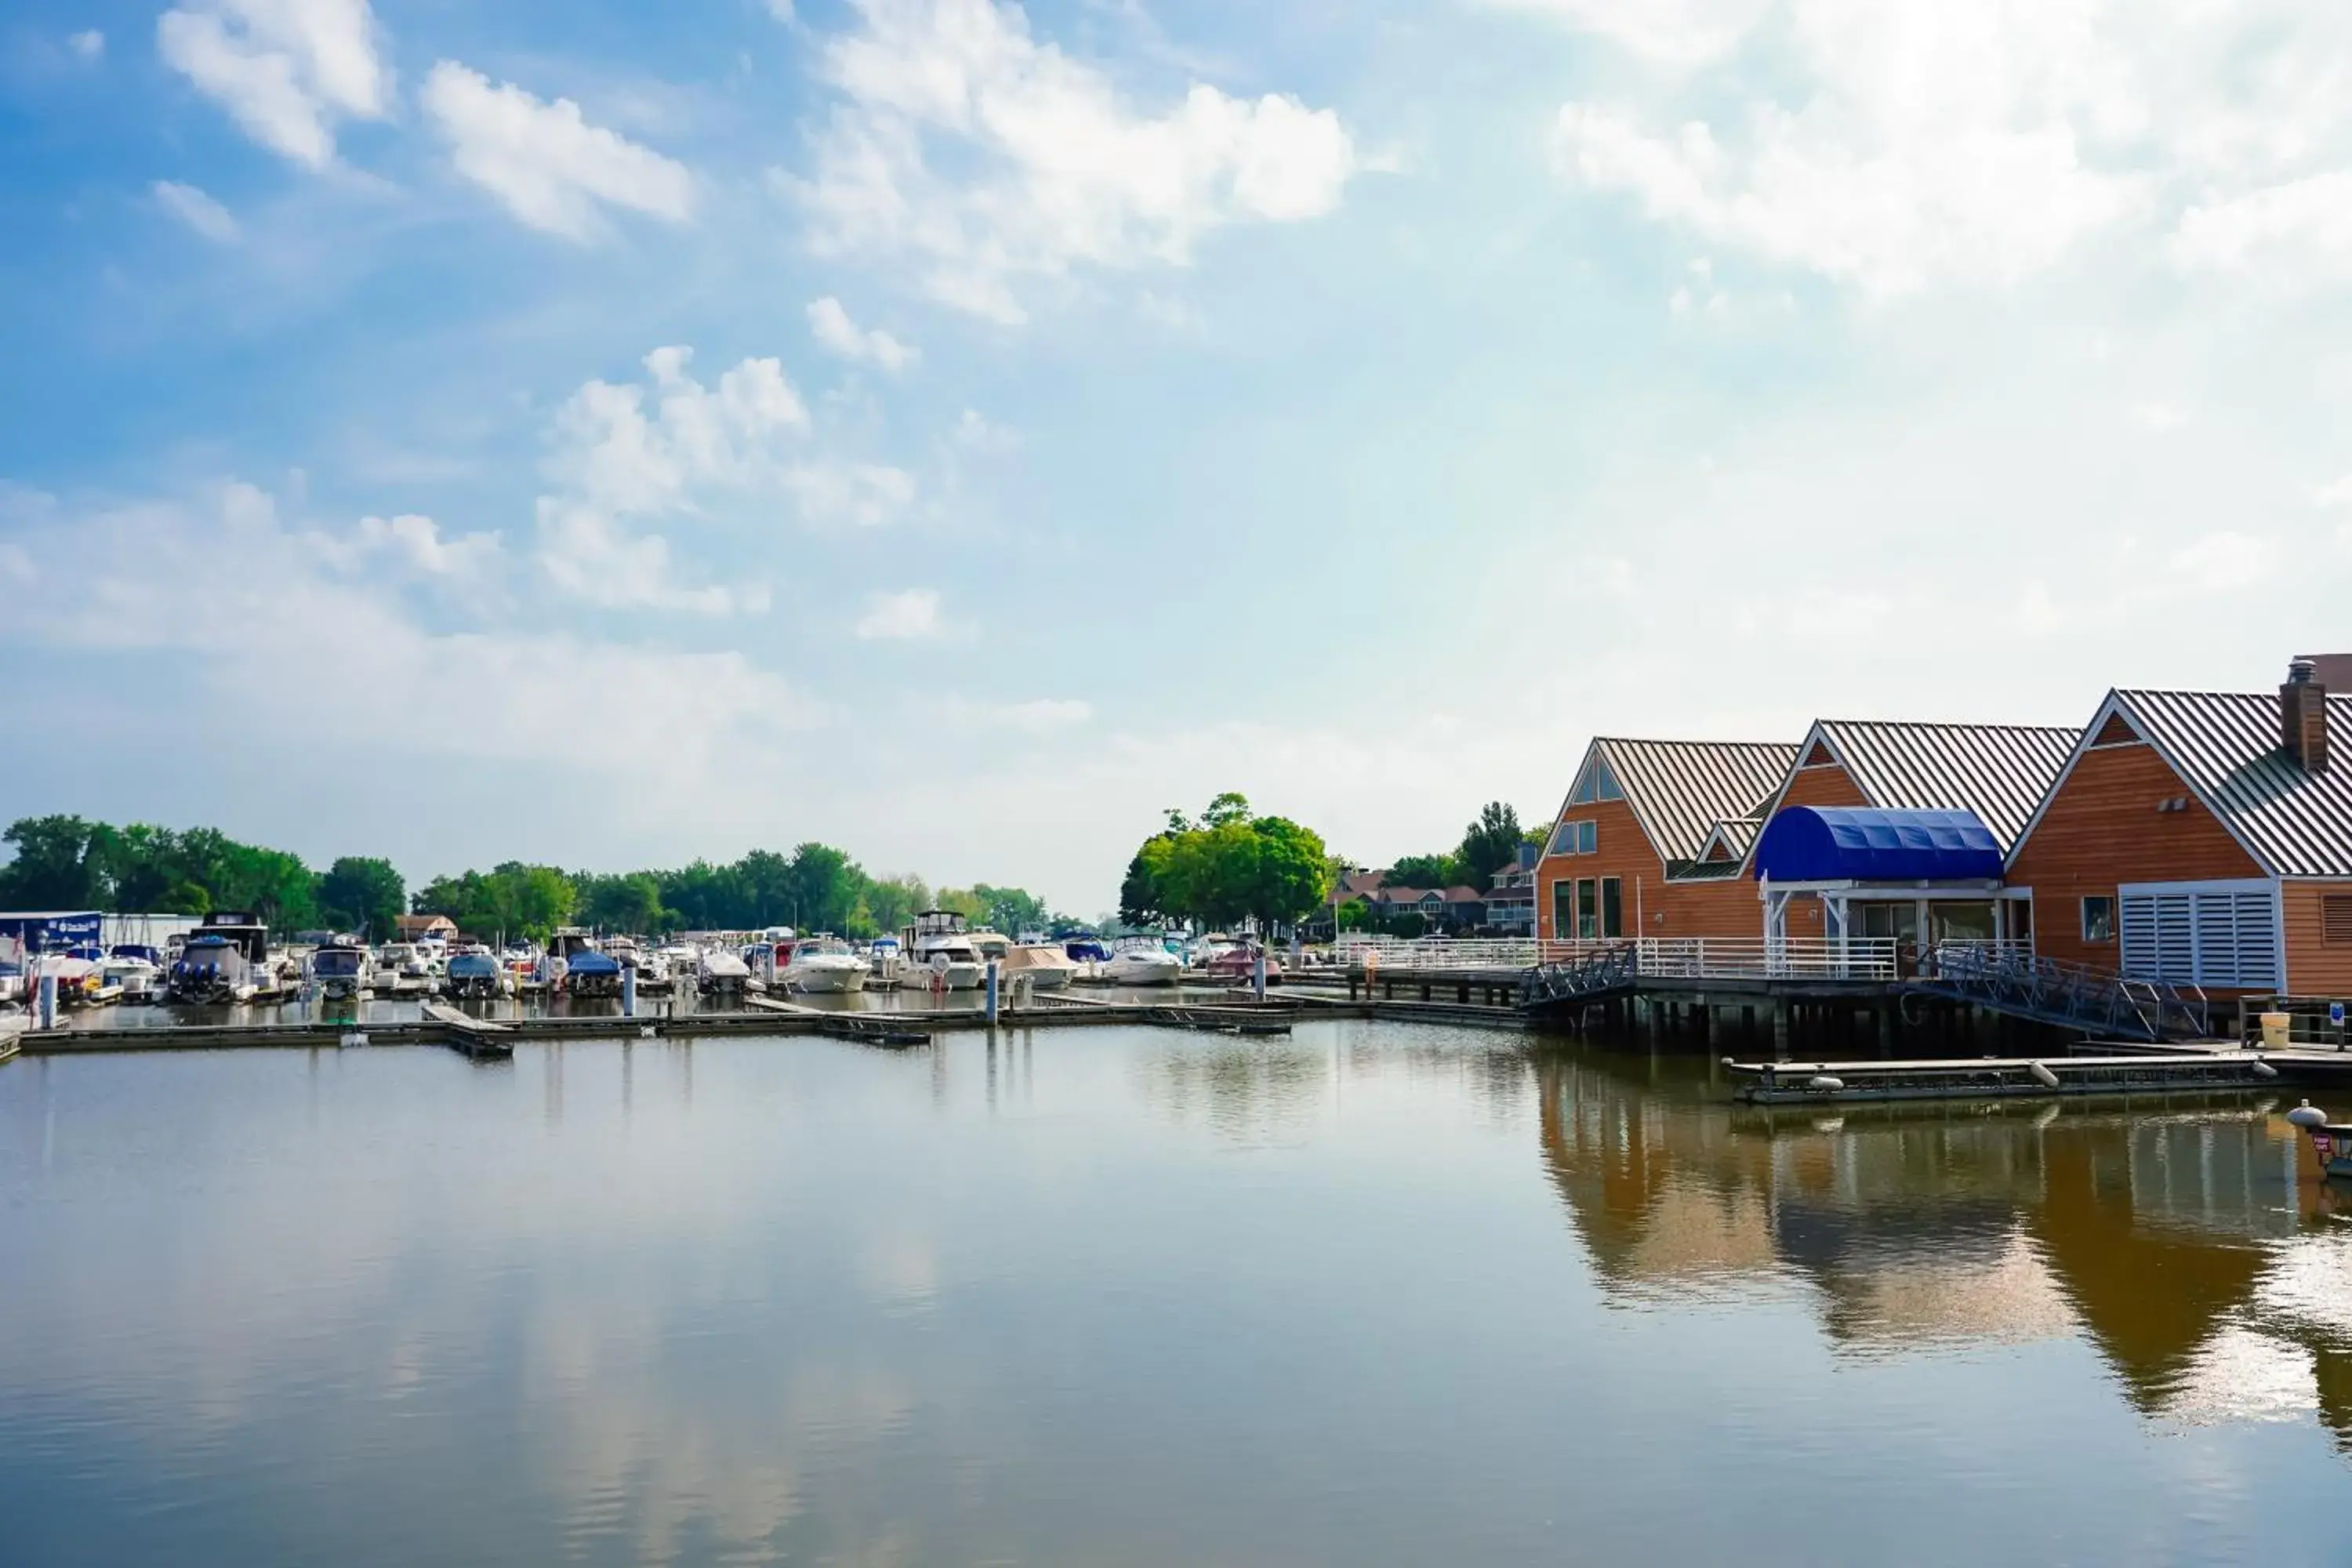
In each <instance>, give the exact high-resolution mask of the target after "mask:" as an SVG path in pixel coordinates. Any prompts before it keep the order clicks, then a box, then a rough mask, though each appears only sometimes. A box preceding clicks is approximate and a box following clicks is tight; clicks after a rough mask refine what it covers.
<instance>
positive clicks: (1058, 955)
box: [1004, 942, 1078, 991]
mask: <svg viewBox="0 0 2352 1568" xmlns="http://www.w3.org/2000/svg"><path fill="white" fill-rule="evenodd" d="M1077 974H1078V966H1077V963H1076V962H1075V961H1074V960H1073V959H1072V958H1071V957H1070V955H1069V954H1068V953H1066V952H1063V951H1062V950H1061V949H1060V948H1059V947H1056V946H1055V944H1054V943H1052V942H1014V943H1013V946H1012V947H1011V948H1010V949H1009V950H1008V951H1007V952H1005V954H1004V979H1005V981H1006V983H1007V984H1011V983H1012V982H1013V981H1016V980H1017V981H1023V982H1025V983H1026V984H1028V986H1029V988H1030V989H1031V990H1033V991H1061V990H1066V989H1067V987H1068V986H1069V984H1070V982H1071V981H1073V980H1075V979H1076V978H1077Z"/></svg>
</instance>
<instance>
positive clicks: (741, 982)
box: [694, 947, 751, 996]
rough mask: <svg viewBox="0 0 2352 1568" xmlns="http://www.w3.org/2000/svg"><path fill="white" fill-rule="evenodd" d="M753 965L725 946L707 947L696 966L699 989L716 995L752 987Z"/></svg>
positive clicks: (695, 971)
mask: <svg viewBox="0 0 2352 1568" xmlns="http://www.w3.org/2000/svg"><path fill="white" fill-rule="evenodd" d="M694 984H695V989H697V990H698V991H705V992H709V993H711V994H716V995H722V996H724V995H730V994H741V993H743V992H745V991H748V990H750V989H751V965H750V964H748V963H744V962H743V960H742V959H741V958H740V956H739V955H737V954H735V953H732V952H728V951H727V950H726V949H725V948H723V947H706V948H704V949H703V950H702V956H701V957H700V958H699V959H698V960H697V961H696V963H695V966H694Z"/></svg>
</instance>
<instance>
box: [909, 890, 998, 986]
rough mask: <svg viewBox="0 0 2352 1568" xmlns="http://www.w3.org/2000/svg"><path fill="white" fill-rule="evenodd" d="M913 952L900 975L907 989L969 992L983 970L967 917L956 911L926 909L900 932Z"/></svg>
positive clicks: (978, 982) (978, 980) (977, 981)
mask: <svg viewBox="0 0 2352 1568" xmlns="http://www.w3.org/2000/svg"><path fill="white" fill-rule="evenodd" d="M899 937H900V940H901V941H902V942H904V943H905V945H906V947H907V950H908V953H909V954H910V957H909V960H908V964H907V967H906V968H905V970H903V971H902V972H901V973H900V974H899V976H898V986H899V989H901V990H905V991H969V990H971V989H972V988H973V987H974V986H976V985H978V984H980V977H981V975H982V973H983V971H984V966H983V964H982V962H981V956H980V950H979V949H978V948H977V947H975V946H973V945H972V941H971V933H970V932H969V931H967V930H966V928H965V923H964V918H963V917H962V916H961V915H960V914H957V913H956V912H955V911H954V910H924V911H923V912H922V913H921V914H919V915H917V916H916V917H915V923H914V924H913V925H910V926H908V928H907V929H906V930H905V931H901V932H900V933H899Z"/></svg>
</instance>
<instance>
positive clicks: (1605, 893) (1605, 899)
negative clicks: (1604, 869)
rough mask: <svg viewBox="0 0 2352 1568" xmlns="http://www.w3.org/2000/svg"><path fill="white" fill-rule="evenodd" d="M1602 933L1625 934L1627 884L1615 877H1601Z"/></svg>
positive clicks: (1605, 934) (1609, 934) (1606, 934)
mask: <svg viewBox="0 0 2352 1568" xmlns="http://www.w3.org/2000/svg"><path fill="white" fill-rule="evenodd" d="M1624 934H1625V884H1624V883H1622V882H1621V881H1619V880H1618V879H1616V878H1614V877H1603V878H1601V935H1602V936H1623V935H1624Z"/></svg>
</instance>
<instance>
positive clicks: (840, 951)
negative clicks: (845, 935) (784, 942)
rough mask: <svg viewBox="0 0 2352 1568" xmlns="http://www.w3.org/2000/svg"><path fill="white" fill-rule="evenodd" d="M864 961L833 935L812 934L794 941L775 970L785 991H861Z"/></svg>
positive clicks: (864, 977)
mask: <svg viewBox="0 0 2352 1568" xmlns="http://www.w3.org/2000/svg"><path fill="white" fill-rule="evenodd" d="M778 978H779V979H780V980H782V983H783V986H784V989H785V990H787V991H798V992H802V993H804V994H820V993H827V994H829V993H835V992H842V991H863V990H865V989H866V961H865V960H864V959H862V958H860V957H858V956H857V955H856V953H854V952H850V951H849V944H848V943H847V942H842V941H840V940H838V939H837V938H835V937H829V936H813V937H808V938H804V939H803V940H802V941H801V942H796V943H795V944H793V956H792V958H791V960H790V961H789V962H787V963H785V965H784V967H783V968H782V970H781V971H779V972H778Z"/></svg>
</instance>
